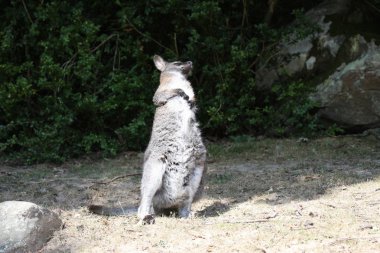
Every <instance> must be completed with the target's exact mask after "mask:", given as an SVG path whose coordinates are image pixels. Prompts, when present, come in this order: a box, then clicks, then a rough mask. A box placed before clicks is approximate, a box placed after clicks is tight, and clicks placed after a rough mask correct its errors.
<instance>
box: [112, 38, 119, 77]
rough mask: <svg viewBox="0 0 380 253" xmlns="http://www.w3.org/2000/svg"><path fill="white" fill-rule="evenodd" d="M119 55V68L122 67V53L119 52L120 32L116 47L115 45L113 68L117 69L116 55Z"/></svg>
mask: <svg viewBox="0 0 380 253" xmlns="http://www.w3.org/2000/svg"><path fill="white" fill-rule="evenodd" d="M117 55H119V64H118V69H120V53H119V34H117V35H116V47H115V53H114V55H113V65H112V70H113V71H115V69H116V67H115V66H116V57H117Z"/></svg>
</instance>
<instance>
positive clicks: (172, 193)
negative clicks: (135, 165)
mask: <svg viewBox="0 0 380 253" xmlns="http://www.w3.org/2000/svg"><path fill="white" fill-rule="evenodd" d="M153 61H154V64H155V66H156V67H157V69H158V70H160V71H161V76H160V85H159V87H158V89H157V91H156V92H155V94H154V96H153V103H154V104H155V105H156V112H155V116H154V121H153V129H152V133H151V138H150V142H149V144H148V147H147V149H146V151H145V154H144V164H143V176H142V180H141V202H140V206H139V208H138V211H137V214H138V216H139V218H140V219H141V221H142V222H143V223H147V224H153V223H154V222H155V218H154V217H155V214H157V213H165V212H166V211H167V210H177V211H178V215H179V217H182V218H187V217H189V215H190V213H191V205H192V203H193V202H194V201H196V200H198V199H199V198H200V196H201V193H202V190H203V187H204V175H205V173H206V170H207V169H206V148H205V146H204V144H203V141H202V137H201V132H200V130H199V127H198V123H197V121H196V118H195V111H196V107H195V96H194V91H193V88H192V87H191V84H190V82H189V81H188V80H187V77H188V75H189V74H190V72H191V70H192V62H179V61H174V62H166V61H165V60H164V59H162V57H160V56H158V55H155V56H154V57H153ZM89 209H90V211H92V212H95V213H99V214H106V215H110V213H109V212H107V209H106V208H102V207H99V206H90V207H89ZM119 213H120V214H122V212H119Z"/></svg>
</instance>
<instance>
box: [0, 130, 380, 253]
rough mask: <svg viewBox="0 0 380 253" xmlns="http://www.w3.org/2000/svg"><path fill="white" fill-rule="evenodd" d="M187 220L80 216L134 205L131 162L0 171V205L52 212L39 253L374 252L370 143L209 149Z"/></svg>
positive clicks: (379, 178) (379, 185)
mask: <svg viewBox="0 0 380 253" xmlns="http://www.w3.org/2000/svg"><path fill="white" fill-rule="evenodd" d="M208 150H209V153H210V154H209V159H208V160H209V165H208V167H209V173H208V183H207V187H206V189H205V195H204V198H203V199H202V200H201V201H199V202H198V203H195V204H194V206H193V213H194V217H192V218H190V219H178V218H176V217H158V218H157V219H156V224H155V225H153V226H140V225H138V224H137V223H138V220H137V218H136V217H134V216H132V217H125V216H124V217H104V216H97V215H93V214H90V213H88V211H87V209H86V206H87V205H88V204H106V205H112V206H122V207H124V206H133V205H137V204H138V202H139V182H140V177H139V176H138V175H134V176H128V177H124V178H120V179H117V180H115V181H113V182H111V183H107V184H98V183H96V182H103V181H105V180H107V179H108V180H109V179H112V178H114V177H115V176H119V175H126V174H136V173H139V172H140V166H141V164H140V161H141V154H136V153H126V154H123V155H121V156H119V157H118V158H116V159H110V160H101V161H93V160H81V161H72V162H70V163H66V164H64V165H62V166H58V167H57V166H52V165H37V166H33V167H6V166H0V190H1V194H0V201H4V200H26V201H32V202H34V203H37V204H40V205H43V206H45V207H49V208H51V209H53V210H55V211H56V212H58V213H59V214H60V216H61V218H62V219H63V220H64V223H65V226H64V228H63V229H62V230H61V231H58V232H57V233H56V234H55V237H54V238H52V240H51V241H50V242H49V243H48V244H47V245H46V246H45V247H44V249H43V250H42V252H181V251H186V252H305V251H306V252H379V250H380V215H379V214H380V143H379V141H378V140H377V139H376V138H374V137H373V136H367V137H339V138H322V139H316V140H306V141H305V140H302V141H299V140H297V139H284V140H274V139H264V140H257V141H256V140H251V139H250V140H247V141H246V142H239V143H236V142H235V143H234V142H221V143H209V145H208Z"/></svg>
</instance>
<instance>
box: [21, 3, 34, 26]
mask: <svg viewBox="0 0 380 253" xmlns="http://www.w3.org/2000/svg"><path fill="white" fill-rule="evenodd" d="M21 2H22V5H23V6H24V9H25V12H26V15H27V16H28V19H29V22H30V23H32V24H33V23H34V22H33V20H32V17H31V16H30V13H29V11H28V8H27V7H26V4H25V1H24V0H22V1H21Z"/></svg>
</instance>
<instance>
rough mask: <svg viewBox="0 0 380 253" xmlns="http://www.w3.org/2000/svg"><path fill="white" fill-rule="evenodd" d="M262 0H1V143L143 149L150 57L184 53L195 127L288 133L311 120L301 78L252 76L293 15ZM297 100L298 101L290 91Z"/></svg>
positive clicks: (44, 151)
mask: <svg viewBox="0 0 380 253" xmlns="http://www.w3.org/2000/svg"><path fill="white" fill-rule="evenodd" d="M267 2H268V1H266V0H250V1H249V0H244V1H243V2H239V1H235V2H234V1H207V0H202V1H185V0H173V1H163V0H149V1H137V0H134V1H125V2H122V1H118V0H114V1H112V0H111V1H99V0H94V1H88V0H80V1H69V0H62V1H58V0H52V1H23V0H22V1H16V0H11V1H10V2H9V1H2V2H1V3H0V8H1V10H0V17H1V20H2V22H1V24H0V39H1V45H0V154H3V155H6V157H8V158H9V157H10V158H12V159H16V160H19V161H20V160H21V161H23V162H27V163H33V162H41V161H54V162H60V161H63V160H65V159H67V158H68V157H75V156H79V155H83V154H85V153H91V152H97V151H101V152H102V154H105V155H113V154H116V153H117V152H119V151H120V150H122V149H135V150H141V149H143V148H144V147H145V146H146V144H147V141H148V139H149V134H150V128H151V122H152V118H153V112H154V107H153V105H152V102H151V98H152V95H153V93H154V90H155V88H156V87H157V85H158V73H157V71H156V70H155V69H154V67H153V64H152V60H151V57H152V55H153V54H155V53H158V54H161V55H163V56H164V57H165V58H169V59H176V58H180V59H191V60H192V61H193V62H194V64H195V70H194V74H193V76H192V77H191V80H192V83H193V85H194V88H195V90H196V93H197V97H198V107H199V108H200V111H199V115H198V116H199V119H200V121H201V123H202V126H203V130H204V133H205V134H206V135H214V136H228V135H241V134H274V135H277V136H282V135H288V134H292V133H294V132H297V131H299V130H300V129H303V130H305V129H308V130H310V131H316V129H317V128H316V119H315V117H314V116H313V115H312V114H311V113H310V112H311V110H312V109H313V105H312V104H311V103H310V102H309V101H308V100H307V99H302V100H299V99H296V98H297V96H302V94H304V92H305V90H307V85H306V84H303V83H290V84H282V85H278V86H275V87H274V90H273V91H271V92H269V93H262V92H259V91H258V90H257V89H256V87H255V69H256V67H257V66H256V65H257V62H258V61H260V60H265V59H264V58H265V57H270V56H271V55H272V54H273V52H274V51H273V50H274V46H273V45H276V43H278V42H279V41H280V39H282V38H285V37H286V36H287V35H289V34H290V33H296V34H299V35H300V36H305V35H306V34H309V33H310V31H309V27H310V26H308V25H307V24H306V23H305V22H306V21H305V20H303V19H302V15H300V14H299V12H297V13H296V14H297V15H296V16H297V18H298V20H299V21H300V22H298V23H297V22H296V23H294V26H291V28H290V29H289V27H288V28H285V26H283V25H284V24H286V23H289V22H290V21H291V20H292V19H293V18H294V15H292V14H291V12H292V10H293V9H295V8H299V7H302V6H304V7H305V6H306V7H308V6H311V5H313V4H316V2H314V3H312V2H311V1H306V2H307V3H302V1H301V3H298V1H295V2H294V3H282V2H281V1H279V2H280V3H278V5H279V6H278V9H279V10H281V13H280V14H281V15H278V16H276V15H275V16H274V17H273V18H272V19H271V21H270V23H269V22H268V20H266V22H267V23H265V22H264V20H265V19H266V17H267V12H266V11H265V10H266V9H267ZM296 101H297V102H296Z"/></svg>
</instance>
